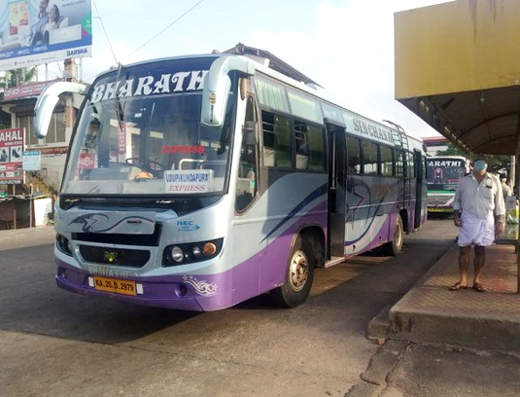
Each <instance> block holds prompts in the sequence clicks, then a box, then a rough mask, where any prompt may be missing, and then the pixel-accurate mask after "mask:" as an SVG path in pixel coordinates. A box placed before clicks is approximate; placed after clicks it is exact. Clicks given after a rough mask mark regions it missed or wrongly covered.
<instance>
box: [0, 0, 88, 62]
mask: <svg viewBox="0 0 520 397" xmlns="http://www.w3.org/2000/svg"><path fill="white" fill-rule="evenodd" d="M86 56H92V3H91V0H0V71H3V70H13V69H18V68H23V67H28V66H34V65H39V64H43V63H49V62H56V61H60V60H62V59H66V58H80V57H86Z"/></svg>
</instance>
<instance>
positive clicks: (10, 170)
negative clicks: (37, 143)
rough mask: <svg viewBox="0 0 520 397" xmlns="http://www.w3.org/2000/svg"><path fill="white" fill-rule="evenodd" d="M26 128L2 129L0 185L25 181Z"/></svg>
mask: <svg viewBox="0 0 520 397" xmlns="http://www.w3.org/2000/svg"><path fill="white" fill-rule="evenodd" d="M24 130H25V128H12V129H9V130H0V185H4V184H7V185H15V184H19V183H23V182H24V180H23V175H24V173H23V144H24V141H23V139H24V135H25V131H24Z"/></svg>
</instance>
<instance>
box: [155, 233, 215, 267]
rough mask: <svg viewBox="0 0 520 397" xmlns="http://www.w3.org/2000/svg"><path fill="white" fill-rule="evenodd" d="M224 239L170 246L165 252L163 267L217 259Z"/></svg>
mask: <svg viewBox="0 0 520 397" xmlns="http://www.w3.org/2000/svg"><path fill="white" fill-rule="evenodd" d="M223 241H224V239H222V238H219V239H216V240H210V241H199V242H195V243H187V244H175V245H168V246H167V247H166V248H165V249H164V252H163V266H164V267H170V266H179V265H187V264H189V263H195V262H201V261H205V260H208V259H211V258H214V257H216V256H217V255H218V254H219V253H220V251H221V250H222V244H223Z"/></svg>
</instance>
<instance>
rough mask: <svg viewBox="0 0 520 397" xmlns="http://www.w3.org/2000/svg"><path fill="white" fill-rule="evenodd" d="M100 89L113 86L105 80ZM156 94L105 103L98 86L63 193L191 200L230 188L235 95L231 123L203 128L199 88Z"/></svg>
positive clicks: (88, 103)
mask: <svg viewBox="0 0 520 397" xmlns="http://www.w3.org/2000/svg"><path fill="white" fill-rule="evenodd" d="M162 76H164V74H163V75H162ZM170 76H172V74H171V73H170V74H168V78H169V79H170V81H175V80H174V78H172V77H170ZM114 77H115V76H112V79H114ZM160 78H161V79H163V80H164V77H160ZM125 79H126V82H129V81H130V82H134V81H138V76H136V77H135V78H134V76H133V75H131V76H130V78H129V77H128V74H127V75H126V76H125ZM158 79H159V78H158ZM185 80H186V84H189V81H188V79H187V78H186V79H185ZM150 81H153V80H150ZM97 84H105V86H108V84H107V82H106V79H105V80H102V81H101V82H98V83H97ZM125 84H127V85H128V84H129V83H125ZM130 84H131V83H130ZM134 84H135V83H134ZM139 84H141V85H142V83H139ZM161 84H162V85H161V86H160V87H164V85H165V83H161ZM172 85H173V84H172ZM116 86H117V85H116ZM192 86H193V87H196V86H195V85H193V84H192ZM152 88H153V86H151V87H150V89H149V91H150V94H151V95H135V94H134V95H125V96H122V97H119V96H118V95H112V97H110V95H104V96H103V97H102V98H101V94H99V92H101V91H100V90H97V88H96V86H94V87H93V88H92V89H91V92H93V94H92V95H91V97H90V98H88V99H87V101H86V103H85V104H84V107H83V110H82V113H81V116H80V120H79V123H78V126H77V131H76V133H75V136H74V138H73V139H74V141H73V145H72V149H71V154H70V157H69V161H68V165H67V171H66V174H65V178H64V183H63V186H62V193H65V194H91V195H97V194H100V195H106V194H108V195H121V194H132V195H162V194H168V195H171V194H185V195H186V194H194V193H215V192H216V193H219V192H223V191H224V190H225V189H226V186H227V175H228V165H229V158H230V157H229V154H230V142H231V135H232V134H231V125H232V119H233V103H234V101H233V95H230V98H229V100H228V110H227V114H226V123H224V125H223V126H222V127H221V128H215V127H207V126H203V125H201V123H200V110H201V101H202V90H201V89H202V87H201V84H200V89H193V90H181V89H179V88H178V87H177V89H176V90H177V91H180V92H178V93H177V92H175V89H172V88H175V87H170V89H169V92H166V93H164V91H166V90H165V89H163V90H162V91H163V92H161V93H160V94H155V93H156V92H158V91H159V90H158V89H155V90H152ZM96 90H97V91H96ZM141 91H142V92H146V90H144V89H141ZM172 91H173V92H172ZM96 92H97V93H98V94H96ZM154 94H155V95H154ZM96 95H98V98H95V97H96ZM105 97H106V98H105ZM100 98H101V100H99V99H100ZM93 99H98V100H97V101H94V100H93Z"/></svg>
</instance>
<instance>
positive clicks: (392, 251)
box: [384, 215, 404, 256]
mask: <svg viewBox="0 0 520 397" xmlns="http://www.w3.org/2000/svg"><path fill="white" fill-rule="evenodd" d="M403 243H404V226H403V220H402V218H401V215H398V216H397V222H396V223H395V229H394V236H393V239H392V241H390V242H389V243H386V244H385V246H384V248H385V253H386V254H388V255H391V256H397V255H399V254H400V253H401V252H402V250H403Z"/></svg>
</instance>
